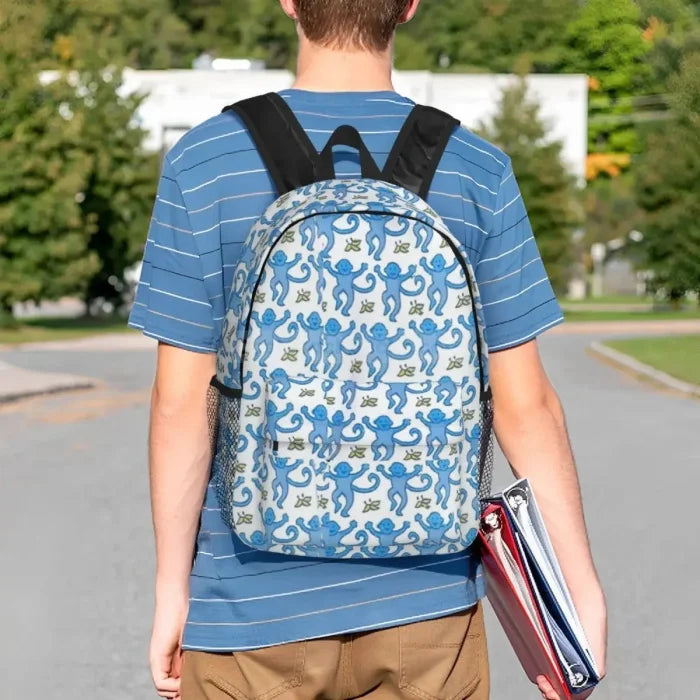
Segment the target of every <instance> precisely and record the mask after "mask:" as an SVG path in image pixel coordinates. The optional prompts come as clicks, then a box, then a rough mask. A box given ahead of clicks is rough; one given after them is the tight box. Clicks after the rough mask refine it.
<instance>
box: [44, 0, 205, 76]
mask: <svg viewBox="0 0 700 700" xmlns="http://www.w3.org/2000/svg"><path fill="white" fill-rule="evenodd" d="M170 5H171V0H148V1H147V2H144V0H99V2H95V0H46V1H45V6H46V8H47V10H46V20H47V21H46V24H45V27H44V33H43V53H44V55H46V56H49V57H53V58H60V59H62V60H63V61H64V63H65V62H66V61H72V62H73V65H74V66H75V67H78V68H80V67H81V59H83V58H84V57H86V56H87V57H89V59H94V58H99V60H100V61H101V63H102V65H110V64H118V65H128V66H130V67H132V68H142V69H159V68H184V67H189V63H190V60H191V58H192V51H193V48H192V38H191V33H190V30H189V27H188V25H187V24H186V23H185V22H184V21H182V19H180V18H179V17H178V16H177V15H176V14H175V13H174V12H173V10H172V8H171V6H170Z"/></svg>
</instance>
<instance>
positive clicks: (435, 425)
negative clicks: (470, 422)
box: [416, 408, 464, 452]
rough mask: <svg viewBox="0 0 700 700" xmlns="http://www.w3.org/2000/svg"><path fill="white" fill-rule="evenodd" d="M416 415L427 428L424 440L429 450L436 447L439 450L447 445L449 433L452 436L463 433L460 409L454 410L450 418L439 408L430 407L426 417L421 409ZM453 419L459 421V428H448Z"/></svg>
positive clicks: (458, 435)
mask: <svg viewBox="0 0 700 700" xmlns="http://www.w3.org/2000/svg"><path fill="white" fill-rule="evenodd" d="M416 417H417V418H418V420H419V421H420V422H421V423H423V425H425V427H426V428H428V437H427V438H426V440H425V442H426V444H427V445H428V451H429V452H432V451H433V450H434V449H436V448H437V449H438V450H439V449H440V448H441V447H444V446H445V445H447V443H448V442H449V439H448V436H449V435H452V436H453V437H461V436H462V435H464V429H463V428H462V424H461V418H462V411H460V410H456V411H455V412H454V413H453V414H452V417H451V418H450V417H449V416H446V415H445V412H444V411H442V410H441V409H439V408H434V409H432V410H431V411H430V412H429V413H428V416H427V417H426V416H425V414H424V413H423V411H418V412H417V413H416ZM455 421H459V422H460V424H459V430H450V426H451V425H452V424H453V423H454V422H455Z"/></svg>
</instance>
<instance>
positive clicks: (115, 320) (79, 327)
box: [0, 316, 129, 345]
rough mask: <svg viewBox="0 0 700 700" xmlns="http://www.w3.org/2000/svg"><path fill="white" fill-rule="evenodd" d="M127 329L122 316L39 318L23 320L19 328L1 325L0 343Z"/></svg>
mask: <svg viewBox="0 0 700 700" xmlns="http://www.w3.org/2000/svg"><path fill="white" fill-rule="evenodd" d="M127 330H129V329H128V328H127V326H126V319H125V318H122V317H114V316H110V317H100V318H38V319H31V320H27V321H22V322H20V324H19V326H18V327H17V328H2V327H0V345H17V344H19V343H36V342H42V341H50V340H70V339H73V338H83V337H85V336H90V335H97V334H100V333H120V332H121V333H123V332H125V331H127Z"/></svg>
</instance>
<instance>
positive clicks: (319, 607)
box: [130, 90, 562, 651]
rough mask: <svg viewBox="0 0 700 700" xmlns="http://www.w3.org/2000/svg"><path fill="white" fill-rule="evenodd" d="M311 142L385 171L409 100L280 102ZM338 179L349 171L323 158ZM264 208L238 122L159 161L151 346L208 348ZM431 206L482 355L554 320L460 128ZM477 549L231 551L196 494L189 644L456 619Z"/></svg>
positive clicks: (343, 163) (139, 319)
mask: <svg viewBox="0 0 700 700" xmlns="http://www.w3.org/2000/svg"><path fill="white" fill-rule="evenodd" d="M281 94H282V97H283V98H284V99H285V100H287V102H288V104H289V105H290V106H291V108H292V109H293V110H294V112H295V113H296V115H297V117H298V118H299V120H300V122H301V124H302V125H303V127H304V128H305V129H306V131H307V132H308V134H309V136H310V138H311V140H312V142H313V143H314V145H315V146H316V148H317V149H319V150H321V149H322V148H323V146H324V145H325V143H326V141H327V140H328V138H329V136H330V135H331V134H332V133H333V131H334V130H335V129H336V128H337V127H338V126H340V125H342V124H351V125H353V126H355V127H356V128H357V129H358V131H359V132H360V133H361V134H362V137H363V139H364V141H365V143H366V144H367V146H368V148H369V149H370V151H371V152H372V153H373V155H374V157H375V160H376V161H377V164H378V165H379V166H380V167H383V165H384V162H385V161H386V158H387V156H388V154H389V151H390V150H391V147H392V145H393V143H394V140H395V138H396V136H397V135H398V132H399V130H400V128H401V126H402V125H403V122H404V120H405V118H406V117H407V116H408V114H409V112H410V110H411V108H412V107H413V102H411V101H410V100H409V99H406V98H404V97H401V96H400V95H398V94H396V93H394V92H371V93H313V92H305V91H300V90H286V91H284V92H282V93H281ZM336 154H337V155H336V173H337V175H338V177H358V176H359V175H360V167H359V162H358V158H357V155H356V153H352V152H350V151H347V152H344V151H342V150H340V151H338V150H336ZM274 199H275V193H274V192H273V186H272V183H271V180H270V177H269V176H268V174H267V172H266V170H265V168H264V167H263V163H262V161H261V159H260V157H259V156H258V154H257V151H256V150H255V148H254V146H253V143H252V141H251V139H250V137H249V135H248V134H247V132H246V130H245V129H244V128H243V125H242V124H241V122H240V121H239V119H238V117H237V116H236V115H235V114H233V113H231V112H228V113H226V114H222V115H218V116H216V117H214V118H212V119H210V120H209V121H207V122H205V123H204V124H202V125H200V126H198V127H196V128H194V129H192V130H191V131H190V132H189V133H187V134H186V135H185V136H184V137H183V138H182V140H181V141H180V142H179V143H178V144H177V145H176V146H175V147H174V148H173V149H172V151H171V152H170V153H169V154H168V155H167V156H166V158H165V162H164V165H163V174H162V178H161V182H160V187H159V192H158V197H157V201H156V204H155V209H154V213H153V221H152V224H151V227H150V231H149V234H148V240H147V244H146V249H145V253H144V261H143V271H142V277H141V281H140V284H139V288H138V292H137V295H136V301H135V305H134V308H133V311H132V314H131V318H130V324H131V325H132V326H133V327H135V328H140V329H142V330H143V332H144V333H145V334H146V335H148V336H151V337H153V338H157V339H158V340H160V341H161V342H164V343H168V344H171V345H175V346H178V347H181V348H184V349H186V350H190V351H194V352H205V353H209V352H215V351H216V349H217V345H218V342H219V336H220V333H221V325H222V321H223V318H224V315H225V310H226V302H227V297H228V294H229V291H230V288H231V281H232V276H233V270H234V268H235V267H236V264H237V262H238V256H239V253H240V250H241V244H242V242H243V240H244V239H245V237H246V234H247V233H248V231H249V229H250V228H251V226H252V224H253V223H254V222H255V220H256V219H257V218H258V217H259V216H260V215H261V214H262V213H263V211H264V210H265V209H266V208H267V207H268V205H270V204H271V203H272V202H273V201H274ZM428 203H429V204H430V205H431V206H432V207H433V208H434V209H435V210H436V211H437V212H438V213H439V214H440V215H441V217H442V218H443V219H444V221H445V223H446V224H447V225H448V226H449V227H450V229H451V231H452V233H453V234H454V235H455V236H457V237H458V238H459V239H460V240H462V241H463V242H464V245H465V247H466V249H467V250H468V251H469V253H470V254H471V262H472V264H473V266H474V268H475V270H476V277H477V282H478V284H479V287H480V291H481V296H482V302H483V305H484V316H485V319H486V324H487V330H486V339H487V342H488V344H489V347H490V349H491V350H492V351H497V350H503V349H506V348H509V347H513V346H516V345H518V344H521V343H523V342H526V341H528V340H531V339H532V338H535V337H536V336H537V335H538V334H539V333H541V332H542V331H544V330H546V329H547V328H550V327H552V326H554V325H555V324H557V323H559V322H560V321H561V320H562V314H561V311H560V309H559V306H558V304H557V302H556V299H555V297H554V294H553V292H552V288H551V285H550V283H549V280H548V279H547V275H546V273H545V270H544V266H543V264H542V261H541V259H540V256H539V253H538V250H537V245H536V243H535V240H534V237H533V234H532V230H531V228H530V224H529V222H528V217H527V213H526V210H525V205H524V203H523V201H522V198H521V195H520V192H519V189H518V185H517V183H516V180H515V178H514V176H513V170H512V168H511V165H510V161H509V159H508V157H507V156H506V155H505V154H504V153H502V152H501V151H500V150H499V149H497V148H495V147H494V146H492V145H490V144H488V143H486V142H485V141H483V140H482V139H480V138H478V137H476V136H475V135H473V134H471V133H470V132H469V131H467V130H466V129H460V130H459V131H457V132H456V133H455V134H454V135H453V136H452V138H451V139H450V142H449V144H448V146H447V150H446V152H445V155H444V157H443V159H442V161H441V163H440V166H439V168H438V171H437V174H436V176H435V180H434V182H433V186H432V189H431V192H430V195H429V197H428ZM483 593H484V586H483V580H482V578H481V573H480V565H479V562H478V558H477V556H476V555H475V554H474V553H473V552H471V551H466V552H462V553H459V554H453V555H445V556H432V557H408V558H404V559H386V560H342V561H332V560H319V559H310V558H299V557H290V556H283V555H278V554H270V553H265V552H260V551H257V550H252V549H250V548H249V547H247V546H245V545H243V543H242V542H241V541H240V540H238V538H237V537H236V536H235V535H233V534H232V533H231V531H230V530H229V529H228V528H227V526H226V525H225V524H224V522H223V520H222V519H221V515H220V510H219V505H218V503H217V500H216V495H215V492H214V489H213V488H211V487H210V488H209V489H208V490H207V494H206V499H205V503H204V508H203V511H202V520H201V527H200V532H199V535H198V539H197V554H196V557H195V562H194V567H193V571H192V576H191V581H190V595H191V599H190V611H189V617H188V619H187V623H186V628H185V633H184V642H183V646H184V648H186V649H198V650H207V651H235V650H241V649H251V648H259V647H264V646H271V645H275V644H281V643H284V642H290V641H296V640H299V639H312V638H317V637H323V636H328V635H333V634H340V633H344V632H350V631H359V630H369V629H377V628H381V627H387V626H392V625H398V624H402V623H407V622H413V621H418V620H423V619H428V618H432V617H439V616H443V615H447V614H450V613H453V612H457V611H460V610H464V609H466V608H468V607H471V606H472V605H474V604H475V603H476V602H477V601H478V600H479V599H480V598H481V597H482V595H483Z"/></svg>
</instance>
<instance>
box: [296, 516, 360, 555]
mask: <svg viewBox="0 0 700 700" xmlns="http://www.w3.org/2000/svg"><path fill="white" fill-rule="evenodd" d="M297 525H298V526H299V528H300V529H301V530H303V531H304V532H305V533H306V534H307V535H309V541H308V542H305V543H304V546H305V547H309V546H310V547H320V548H323V549H325V548H328V547H344V546H345V545H344V544H343V542H342V539H343V537H346V536H347V535H349V534H350V533H351V532H352V531H353V530H355V529H356V528H357V521H356V520H351V521H350V523H349V524H348V527H346V528H345V529H344V530H341V529H340V525H339V524H338V523H337V522H335V521H334V520H331V519H330V515H329V514H328V513H324V515H323V518H319V517H318V515H314V516H313V517H312V518H311V519H310V520H309V521H308V522H305V521H304V519H303V518H297Z"/></svg>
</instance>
